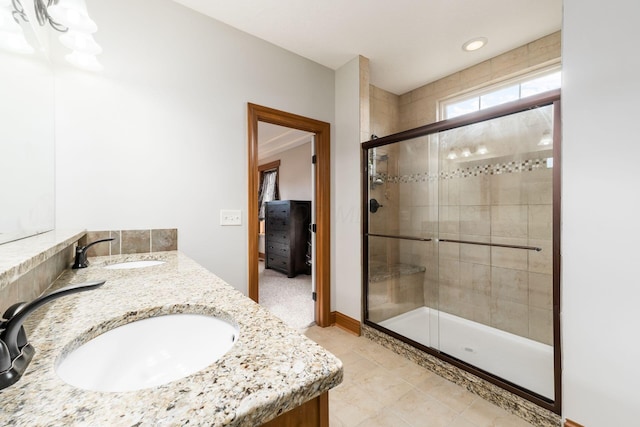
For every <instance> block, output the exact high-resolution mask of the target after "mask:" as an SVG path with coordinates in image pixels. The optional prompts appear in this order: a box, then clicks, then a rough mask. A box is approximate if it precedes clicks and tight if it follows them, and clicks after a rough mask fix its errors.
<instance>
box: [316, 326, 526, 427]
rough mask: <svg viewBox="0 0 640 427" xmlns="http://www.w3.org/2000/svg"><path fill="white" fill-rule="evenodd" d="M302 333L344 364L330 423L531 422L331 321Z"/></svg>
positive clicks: (332, 395) (441, 425)
mask: <svg viewBox="0 0 640 427" xmlns="http://www.w3.org/2000/svg"><path fill="white" fill-rule="evenodd" d="M305 335H306V336H307V337H309V338H310V339H313V340H314V341H316V342H317V343H319V344H320V345H322V346H323V347H325V348H327V349H328V350H329V351H331V352H332V353H333V354H335V355H336V356H338V357H339V358H340V359H341V360H342V363H343V366H344V380H343V382H342V384H340V385H339V386H338V387H336V388H334V389H332V390H331V391H330V392H329V418H330V420H329V421H330V425H331V427H378V426H388V427H409V426H410V427H423V426H424V427H432V426H434V427H531V425H530V424H528V423H527V422H525V421H523V420H522V419H520V418H518V417H516V416H515V415H512V414H510V413H508V412H507V411H505V410H503V409H501V408H499V407H497V406H495V405H493V404H491V403H489V402H487V401H485V400H482V399H481V398H479V397H477V396H475V395H474V394H472V393H470V392H468V391H467V390H466V389H464V388H463V387H460V386H458V385H456V384H454V383H452V382H450V381H448V380H446V379H444V378H442V377H439V376H438V375H436V374H434V373H433V372H431V371H429V370H427V369H425V368H422V367H421V366H419V365H417V364H415V363H413V362H411V361H409V360H407V359H405V358H403V357H400V356H398V355H396V354H395V353H393V352H391V351H390V350H387V349H386V348H384V347H382V346H380V345H378V344H376V343H374V342H372V341H370V340H368V339H366V338H363V337H356V336H355V335H352V334H350V333H348V332H346V331H343V330H342V329H339V328H335V327H331V328H324V329H323V328H318V327H312V328H309V329H308V330H307V331H306V332H305Z"/></svg>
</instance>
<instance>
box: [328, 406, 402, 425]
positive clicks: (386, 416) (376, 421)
mask: <svg viewBox="0 0 640 427" xmlns="http://www.w3.org/2000/svg"><path fill="white" fill-rule="evenodd" d="M331 427H334V426H333V425H332V426H331ZM358 427H411V424H408V423H406V422H405V421H404V420H403V419H402V418H400V417H398V416H397V415H395V414H393V413H390V412H388V411H386V410H385V409H383V410H382V412H381V413H380V414H378V415H377V416H375V417H371V418H367V419H366V420H364V421H363V422H361V423H360V424H358Z"/></svg>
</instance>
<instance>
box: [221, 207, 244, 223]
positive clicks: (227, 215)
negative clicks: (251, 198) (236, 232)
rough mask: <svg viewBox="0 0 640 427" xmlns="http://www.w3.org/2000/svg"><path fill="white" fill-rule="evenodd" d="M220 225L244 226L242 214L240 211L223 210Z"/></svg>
mask: <svg viewBox="0 0 640 427" xmlns="http://www.w3.org/2000/svg"><path fill="white" fill-rule="evenodd" d="M220 225H242V213H241V211H239V210H231V209H221V210H220Z"/></svg>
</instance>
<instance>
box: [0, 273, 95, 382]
mask: <svg viewBox="0 0 640 427" xmlns="http://www.w3.org/2000/svg"><path fill="white" fill-rule="evenodd" d="M104 283H105V281H104V280H98V281H93V282H86V283H80V284H77V285H71V286H67V287H65V288H62V289H58V290H56V291H53V292H51V293H49V294H47V295H43V296H40V297H38V298H36V299H35V300H33V301H31V302H29V303H18V304H14V305H12V306H11V307H9V309H8V310H7V311H6V312H5V314H4V315H5V316H7V317H8V318H7V319H3V321H2V323H0V390H2V389H4V388H7V387H9V386H11V385H12V384H14V383H15V382H16V381H18V380H19V379H20V377H22V374H24V372H25V370H26V369H27V366H28V365H29V362H31V359H32V358H33V355H34V354H35V349H34V348H33V346H32V345H31V344H29V343H28V341H27V337H26V334H25V332H24V328H23V327H22V323H23V322H24V320H25V318H26V317H27V316H29V315H30V314H31V313H33V311H35V310H36V309H38V308H39V307H40V306H42V305H44V304H46V303H48V302H50V301H53V300H54V299H57V298H60V297H63V296H65V295H70V294H75V293H76V292H83V291H90V290H92V289H96V288H99V287H100V286H102V285H104Z"/></svg>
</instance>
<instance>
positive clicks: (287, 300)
mask: <svg viewBox="0 0 640 427" xmlns="http://www.w3.org/2000/svg"><path fill="white" fill-rule="evenodd" d="M258 281H259V285H258V286H259V301H260V305H262V306H263V307H265V308H266V309H268V310H269V311H271V313H273V314H274V315H275V316H277V317H279V318H280V319H282V321H284V322H285V323H286V324H287V325H289V326H291V327H292V328H294V329H306V328H308V327H309V326H310V325H312V324H314V310H313V309H314V303H313V299H312V298H311V276H307V275H306V274H298V275H297V276H296V277H292V278H288V277H287V275H286V274H282V273H280V272H277V271H275V270H272V269H266V270H265V268H264V262H259V263H258Z"/></svg>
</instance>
